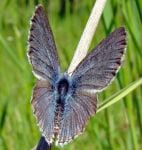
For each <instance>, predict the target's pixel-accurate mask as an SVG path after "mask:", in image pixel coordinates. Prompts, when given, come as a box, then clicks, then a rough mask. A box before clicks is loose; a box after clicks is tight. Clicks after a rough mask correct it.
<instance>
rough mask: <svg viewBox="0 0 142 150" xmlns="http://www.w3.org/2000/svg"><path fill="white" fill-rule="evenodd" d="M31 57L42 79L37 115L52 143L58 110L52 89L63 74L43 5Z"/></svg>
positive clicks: (36, 100) (35, 96)
mask: <svg viewBox="0 0 142 150" xmlns="http://www.w3.org/2000/svg"><path fill="white" fill-rule="evenodd" d="M28 56H29V60H30V63H31V65H32V68H33V72H34V74H35V75H36V77H38V79H39V81H38V82H37V83H36V86H35V88H34V90H33V98H32V106H33V110H34V114H35V116H36V118H37V122H38V125H39V127H40V129H41V130H42V134H43V135H44V136H45V137H46V139H47V140H48V141H49V142H52V138H53V135H54V131H53V128H54V117H55V107H56V101H55V100H56V98H55V96H54V91H53V89H52V86H53V85H54V84H55V82H56V80H57V79H56V77H58V74H59V63H58V57H57V51H56V46H55V42H54V39H53V35H52V31H51V28H50V26H49V22H48V19H47V17H46V14H45V12H44V9H43V7H42V6H41V5H39V6H38V7H37V8H36V10H35V14H34V16H33V18H32V20H31V28H30V35H29V50H28Z"/></svg>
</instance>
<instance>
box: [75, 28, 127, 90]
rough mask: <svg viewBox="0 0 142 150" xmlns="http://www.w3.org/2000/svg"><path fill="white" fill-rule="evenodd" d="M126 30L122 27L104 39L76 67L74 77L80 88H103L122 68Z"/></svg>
mask: <svg viewBox="0 0 142 150" xmlns="http://www.w3.org/2000/svg"><path fill="white" fill-rule="evenodd" d="M125 47H126V31H125V29H124V27H120V28H118V29H116V30H115V31H114V32H112V33H111V34H110V35H109V36H108V37H107V38H106V39H104V40H103V41H102V42H101V43H100V44H99V45H98V46H97V47H96V48H95V49H94V50H93V51H92V52H91V53H90V54H89V55H88V56H87V57H86V58H85V59H84V60H83V61H82V62H81V63H80V64H79V65H78V66H77V68H76V70H75V71H74V72H73V74H72V78H73V79H74V80H75V82H76V86H77V88H79V89H86V90H94V91H96V92H99V91H101V90H103V89H104V88H105V87H107V85H108V84H109V83H110V82H111V81H112V79H113V78H114V76H115V74H116V72H117V71H118V69H119V68H120V65H121V61H122V56H123V54H124V50H125Z"/></svg>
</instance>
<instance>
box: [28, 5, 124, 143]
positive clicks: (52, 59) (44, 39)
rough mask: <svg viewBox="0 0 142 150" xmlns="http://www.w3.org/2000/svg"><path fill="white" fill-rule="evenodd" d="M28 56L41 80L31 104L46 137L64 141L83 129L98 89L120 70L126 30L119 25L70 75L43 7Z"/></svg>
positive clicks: (38, 10) (37, 15) (32, 32)
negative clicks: (61, 61)
mask: <svg viewBox="0 0 142 150" xmlns="http://www.w3.org/2000/svg"><path fill="white" fill-rule="evenodd" d="M31 21H32V22H31V29H30V35H29V50H28V58H29V61H30V63H31V65H32V69H33V72H34V74H35V76H36V77H37V78H38V81H37V83H36V85H35V87H34V89H33V97H32V101H31V103H32V106H33V110H34V114H35V116H36V119H37V123H38V126H39V127H40V130H41V132H42V135H43V136H44V137H45V139H46V141H48V142H49V143H52V142H53V140H54V139H55V140H56V143H57V144H65V143H68V142H70V141H71V140H72V139H74V138H75V137H76V136H77V135H79V134H81V133H82V132H83V131H84V128H85V126H86V124H87V121H88V120H89V118H90V117H91V116H93V115H95V113H96V110H97V96H96V92H100V91H102V90H103V89H104V88H106V87H107V86H108V85H109V84H110V83H111V82H112V80H113V79H114V77H115V75H116V73H117V72H118V70H119V68H120V66H121V63H122V57H123V55H124V52H125V48H126V31H125V28H124V27H120V28H118V29H116V30H115V31H114V32H112V33H111V34H110V35H109V36H108V37H107V38H106V39H104V40H102V42H100V43H99V44H98V45H97V46H96V48H95V49H93V50H92V51H91V52H90V53H89V54H88V55H87V56H86V57H85V58H84V59H83V60H82V61H81V62H80V63H79V65H78V66H77V67H76V69H75V70H74V71H73V72H72V74H71V75H69V74H68V73H66V72H65V73H61V72H60V67H59V66H60V65H59V61H58V55H57V50H56V45H55V42H54V38H53V34H52V31H51V28H50V25H49V22H48V19H47V16H46V14H45V11H44V9H43V7H42V6H41V5H40V6H38V7H37V8H36V10H35V14H34V16H33V18H32V20H31Z"/></svg>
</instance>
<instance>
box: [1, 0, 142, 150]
mask: <svg viewBox="0 0 142 150" xmlns="http://www.w3.org/2000/svg"><path fill="white" fill-rule="evenodd" d="M94 2H95V1H94V0H88V1H87V0H86V1H85V0H84V1H81V0H54V1H52V0H48V1H46V0H42V1H40V0H33V1H31V0H3V1H2V0H1V1H0V150H29V149H31V148H33V147H34V146H35V144H37V142H38V140H39V138H40V132H39V129H38V127H37V125H36V120H35V118H34V116H33V113H32V109H31V104H30V98H31V93H32V87H33V86H34V83H35V81H36V79H35V78H34V76H33V74H32V71H31V67H30V65H29V63H28V60H27V56H26V52H27V38H28V32H29V21H30V18H31V16H32V14H33V12H34V9H35V6H36V5H37V4H39V3H41V4H43V5H44V7H45V8H46V10H47V12H48V16H49V20H50V24H51V27H52V30H53V34H54V37H55V41H56V45H57V48H58V54H59V57H60V60H61V61H60V63H61V66H62V68H63V70H65V69H67V67H68V65H69V64H70V61H71V59H72V56H73V53H74V50H75V48H76V46H77V43H78V41H79V39H80V36H81V33H82V31H83V29H84V26H85V24H86V21H87V19H88V17H89V14H90V11H91V8H92V7H93V5H94ZM120 26H125V27H126V29H127V32H128V48H127V53H126V57H125V61H124V63H123V67H122V69H121V70H120V72H119V73H118V74H117V79H116V80H115V81H114V82H113V84H111V85H110V86H109V87H108V88H107V89H106V90H105V91H103V92H102V93H100V94H99V102H102V101H104V100H105V99H106V98H108V97H110V96H111V95H112V94H114V93H116V92H117V91H119V90H120V89H122V88H124V87H125V86H127V85H128V84H130V83H131V82H132V81H135V80H137V79H139V78H140V77H142V1H141V0H120V1H118V0H108V1H107V4H106V7H105V10H104V12H103V16H102V18H101V21H100V23H99V25H98V27H97V30H96V33H95V36H94V38H93V41H92V44H91V46H90V50H91V49H92V48H94V47H95V45H96V44H97V43H98V42H99V41H100V40H101V39H102V38H104V37H106V36H107V35H108V33H110V32H111V31H113V30H114V29H116V28H117V27H120ZM62 149H63V150H95V149H98V150H102V149H103V150H104V149H109V150H110V149H115V150H117V149H122V150H123V149H124V150H125V149H127V150H133V149H135V150H140V149H142V87H138V88H137V89H136V90H135V91H133V92H131V93H130V94H129V95H127V96H126V97H125V98H124V99H123V100H121V101H119V102H118V103H116V104H114V105H112V106H111V107H109V108H107V109H105V110H104V111H101V112H100V113H98V114H96V116H95V117H92V118H91V119H90V120H89V122H88V125H87V128H86V130H85V132H84V134H82V135H81V136H79V137H78V138H77V139H76V140H74V141H73V142H72V143H71V144H68V145H67V146H65V147H63V148H62Z"/></svg>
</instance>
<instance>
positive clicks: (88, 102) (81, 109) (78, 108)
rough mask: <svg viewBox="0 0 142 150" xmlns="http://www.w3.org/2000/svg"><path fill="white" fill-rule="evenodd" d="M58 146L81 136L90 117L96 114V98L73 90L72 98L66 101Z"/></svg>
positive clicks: (84, 92) (93, 95)
mask: <svg viewBox="0 0 142 150" xmlns="http://www.w3.org/2000/svg"><path fill="white" fill-rule="evenodd" d="M64 109H65V110H64V113H63V118H62V122H61V128H60V132H59V137H58V141H57V143H58V144H61V145H62V144H65V143H68V142H70V141H71V140H72V139H73V138H75V137H76V136H78V135H79V134H81V133H82V132H83V130H84V128H85V126H86V123H87V121H88V119H89V118H90V116H92V115H94V114H95V113H96V109H97V96H96V95H95V94H94V93H92V94H90V93H88V92H86V91H79V90H75V92H74V94H73V95H72V96H69V97H68V98H67V99H66V106H65V108H64Z"/></svg>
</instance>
